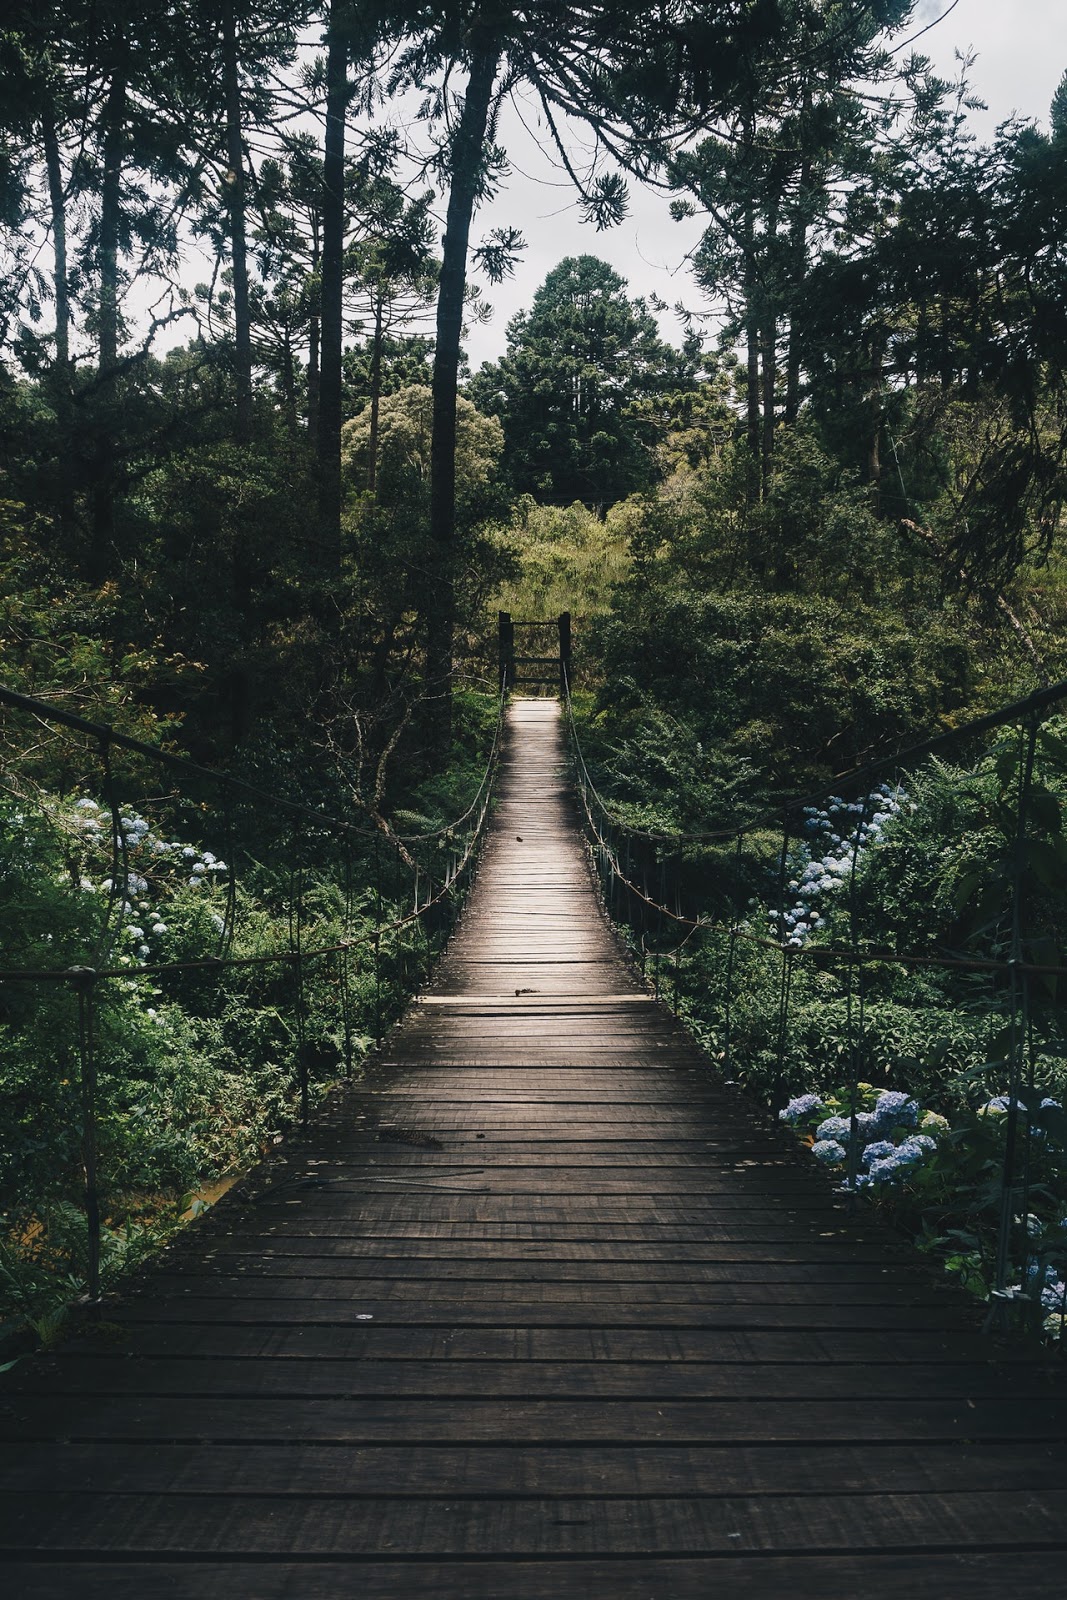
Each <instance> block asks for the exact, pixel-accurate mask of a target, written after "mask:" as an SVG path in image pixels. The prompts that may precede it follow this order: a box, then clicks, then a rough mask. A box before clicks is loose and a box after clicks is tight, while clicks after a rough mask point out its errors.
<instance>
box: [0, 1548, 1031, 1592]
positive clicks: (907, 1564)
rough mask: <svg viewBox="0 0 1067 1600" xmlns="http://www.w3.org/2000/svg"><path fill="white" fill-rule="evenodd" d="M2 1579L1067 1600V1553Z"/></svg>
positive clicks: (368, 1563) (127, 1569)
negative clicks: (1065, 1585) (1065, 1597)
mask: <svg viewBox="0 0 1067 1600" xmlns="http://www.w3.org/2000/svg"><path fill="white" fill-rule="evenodd" d="M0 1578H3V1579H4V1580H5V1581H6V1582H7V1583H8V1584H9V1585H10V1586H11V1587H10V1589H9V1592H11V1593H14V1594H16V1595H17V1596H18V1597H19V1600H70V1597H71V1596H72V1595H77V1596H79V1597H80V1600H144V1596H145V1595H148V1594H151V1595H152V1596H153V1597H154V1600H190V1596H194V1595H195V1596H201V1595H203V1596H207V1595H225V1596H226V1597H227V1600H294V1596H299V1597H300V1600H341V1597H348V1596H350V1595H352V1594H358V1595H359V1596H361V1597H363V1600H414V1597H415V1596H418V1600H500V1597H501V1596H502V1595H507V1596H509V1597H511V1600H561V1597H565V1596H568V1595H574V1596H581V1597H583V1600H590V1597H594V1596H595V1597H596V1600H600V1597H602V1596H603V1597H604V1600H607V1597H609V1596H610V1600H650V1597H653V1600H659V1597H660V1596H664V1597H668V1596H669V1597H670V1600H711V1597H720V1596H722V1597H725V1596H729V1600H767V1597H769V1596H775V1597H777V1596H779V1595H789V1596H790V1597H791V1600H861V1597H862V1600H900V1596H901V1595H907V1596H908V1597H909V1600H956V1597H959V1600H964V1597H966V1600H1004V1596H1005V1595H1006V1594H1010V1595H1011V1596H1012V1597H1013V1600H1059V1597H1060V1595H1061V1594H1062V1579H1063V1558H1062V1555H1061V1554H1060V1553H1059V1552H1058V1551H1056V1552H1026V1551H1012V1552H1011V1553H1010V1554H1001V1553H988V1554H986V1553H974V1552H970V1551H966V1552H948V1553H945V1552H942V1551H929V1552H923V1553H922V1554H921V1555H915V1554H913V1553H910V1552H906V1553H891V1554H884V1553H882V1552H877V1553H864V1554H863V1555H862V1556H851V1555H843V1556H828V1555H816V1556H797V1555H793V1554H790V1555H789V1556H787V1557H774V1556H759V1557H747V1558H746V1557H738V1556H735V1555H732V1554H729V1553H727V1554H725V1555H713V1556H712V1555H709V1556H706V1557H701V1558H692V1557H688V1558H687V1557H671V1556H665V1555H663V1554H659V1555H658V1556H656V1557H653V1558H643V1557H640V1558H636V1559H630V1560H627V1559H625V1558H623V1559H611V1558H596V1559H592V1560H589V1559H586V1560H581V1561H574V1560H555V1559H547V1560H541V1561H528V1560H527V1561H524V1560H514V1559H513V1560H507V1561H499V1560H485V1559H480V1560H477V1561H465V1560H462V1559H457V1560H452V1561H448V1560H445V1561H442V1560H423V1561H418V1562H417V1563H414V1562H410V1561H403V1560H397V1561H389V1560H388V1559H382V1558H378V1559H359V1558H352V1559H349V1560H345V1561H322V1560H319V1559H309V1560H307V1561H303V1562H293V1561H292V1560H288V1559H287V1560H280V1559H278V1558H276V1557H267V1558H266V1559H264V1560H259V1561H241V1560H237V1561H233V1560H230V1561H224V1562H216V1561H211V1560H207V1561H189V1560H180V1561H176V1562H166V1561H152V1562H139V1561H124V1562H122V1563H121V1564H120V1565H116V1564H114V1563H111V1562H106V1563H103V1564H101V1563H99V1562H92V1563H89V1562H74V1561H72V1562H60V1563H52V1562H39V1561H34V1562H25V1563H18V1564H15V1563H4V1564H3V1566H2V1567H0Z"/></svg>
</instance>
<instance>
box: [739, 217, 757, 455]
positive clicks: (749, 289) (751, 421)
mask: <svg viewBox="0 0 1067 1600" xmlns="http://www.w3.org/2000/svg"><path fill="white" fill-rule="evenodd" d="M742 248H743V249H744V253H745V291H744V292H745V351H746V364H745V437H746V438H747V440H748V448H749V451H750V453H751V456H752V464H753V468H754V467H755V464H756V462H758V461H759V453H760V415H759V313H758V310H757V289H756V237H755V223H754V219H753V214H752V208H751V206H748V207H746V209H745V231H744V238H743V243H742Z"/></svg>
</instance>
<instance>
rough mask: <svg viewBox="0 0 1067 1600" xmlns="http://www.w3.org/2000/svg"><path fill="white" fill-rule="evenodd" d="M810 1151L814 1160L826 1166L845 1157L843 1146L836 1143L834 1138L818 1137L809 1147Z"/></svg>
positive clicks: (830, 1165) (832, 1164) (836, 1162)
mask: <svg viewBox="0 0 1067 1600" xmlns="http://www.w3.org/2000/svg"><path fill="white" fill-rule="evenodd" d="M811 1153H812V1155H813V1156H814V1157H815V1159H816V1161H821V1162H823V1163H824V1164H825V1165H826V1166H828V1167H833V1166H836V1165H837V1164H838V1162H839V1161H844V1159H845V1147H844V1145H843V1144H838V1142H837V1140H836V1139H818V1140H816V1142H815V1143H814V1144H813V1145H812V1147H811Z"/></svg>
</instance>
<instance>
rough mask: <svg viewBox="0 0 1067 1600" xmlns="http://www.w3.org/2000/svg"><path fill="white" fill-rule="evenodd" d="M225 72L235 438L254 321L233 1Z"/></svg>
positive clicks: (242, 435)
mask: <svg viewBox="0 0 1067 1600" xmlns="http://www.w3.org/2000/svg"><path fill="white" fill-rule="evenodd" d="M222 77H223V85H224V89H225V95H226V160H227V163H228V166H229V171H228V172H227V174H226V207H227V210H228V211H229V214H230V262H231V266H232V269H233V336H234V378H235V383H236V389H237V414H236V432H237V438H238V439H239V440H240V441H241V442H242V443H247V441H248V440H249V438H250V437H251V434H252V320H251V315H250V312H249V306H248V244H247V239H246V234H245V156H244V137H243V132H242V126H241V82H240V75H239V72H238V59H237V27H236V24H235V22H234V16H233V5H232V3H229V4H227V5H226V6H224V8H223V13H222Z"/></svg>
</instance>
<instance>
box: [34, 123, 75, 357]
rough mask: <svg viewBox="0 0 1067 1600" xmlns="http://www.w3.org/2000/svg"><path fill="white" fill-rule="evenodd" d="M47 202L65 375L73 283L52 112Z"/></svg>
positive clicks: (46, 135)
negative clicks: (70, 274) (69, 269)
mask: <svg viewBox="0 0 1067 1600" xmlns="http://www.w3.org/2000/svg"><path fill="white" fill-rule="evenodd" d="M41 140H42V143H43V145H44V160H45V167H46V169H47V172H48V202H49V206H50V208H51V212H52V248H53V251H54V253H55V275H54V279H53V288H54V292H55V297H56V366H57V367H58V368H59V369H60V371H61V373H62V374H64V376H65V375H66V372H67V368H68V367H69V366H70V283H69V279H68V276H67V196H66V190H65V188H64V184H63V167H62V164H61V161H60V155H59V137H58V135H57V133H56V124H55V118H54V117H53V116H52V114H51V110H48V111H47V112H46V113H45V116H44V119H43V121H42V124H41Z"/></svg>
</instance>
